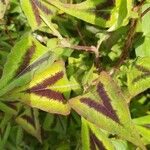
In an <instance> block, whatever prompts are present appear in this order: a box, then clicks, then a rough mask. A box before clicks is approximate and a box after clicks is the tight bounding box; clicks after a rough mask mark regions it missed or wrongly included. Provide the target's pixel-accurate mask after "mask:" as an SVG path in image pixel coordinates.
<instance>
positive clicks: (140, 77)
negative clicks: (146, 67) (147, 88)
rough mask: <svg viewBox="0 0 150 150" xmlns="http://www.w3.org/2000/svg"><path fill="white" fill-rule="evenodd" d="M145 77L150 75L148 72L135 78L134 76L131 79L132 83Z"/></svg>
mask: <svg viewBox="0 0 150 150" xmlns="http://www.w3.org/2000/svg"><path fill="white" fill-rule="evenodd" d="M147 77H150V72H146V73H144V74H142V75H139V76H137V77H136V78H134V79H133V80H132V83H133V84H135V83H136V82H139V81H140V80H141V79H144V78H147Z"/></svg>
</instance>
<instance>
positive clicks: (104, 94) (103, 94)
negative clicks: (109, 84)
mask: <svg viewBox="0 0 150 150" xmlns="http://www.w3.org/2000/svg"><path fill="white" fill-rule="evenodd" d="M97 93H98V94H99V96H100V98H101V99H102V102H103V104H104V106H105V107H106V108H107V110H108V111H109V113H110V114H112V116H113V118H115V120H116V121H117V122H119V119H118V116H117V114H116V112H115V110H114V109H113V107H112V105H111V99H110V98H109V96H108V95H107V92H106V91H105V89H104V85H103V84H102V83H100V82H99V83H98V85H97Z"/></svg>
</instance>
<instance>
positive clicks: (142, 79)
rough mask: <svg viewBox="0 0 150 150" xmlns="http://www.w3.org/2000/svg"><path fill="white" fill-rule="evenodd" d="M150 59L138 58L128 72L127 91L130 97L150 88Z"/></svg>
mask: <svg viewBox="0 0 150 150" xmlns="http://www.w3.org/2000/svg"><path fill="white" fill-rule="evenodd" d="M149 64H150V57H144V58H138V59H137V60H136V62H134V63H133V64H132V66H131V67H130V68H129V71H128V91H129V93H130V95H131V97H134V96H136V95H137V94H139V93H141V92H143V91H145V90H147V89H148V88H149V87H150V65H149Z"/></svg>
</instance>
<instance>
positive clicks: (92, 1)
mask: <svg viewBox="0 0 150 150" xmlns="http://www.w3.org/2000/svg"><path fill="white" fill-rule="evenodd" d="M47 2H48V3H50V4H52V5H54V6H55V7H57V8H58V9H60V10H61V11H63V12H65V13H67V14H69V15H72V16H74V17H76V18H78V19H81V20H83V21H85V22H88V23H91V24H94V25H98V26H101V27H106V28H107V27H111V28H116V27H118V25H122V23H123V22H124V19H125V17H126V16H128V13H129V12H130V11H131V6H132V1H129V2H128V3H127V1H126V0H121V1H120V0H116V1H115V2H114V1H113V0H86V1H84V2H82V3H78V4H64V3H62V2H60V1H59V0H55V1H53V0H49V1H47ZM125 3H126V6H127V7H123V6H124V4H125ZM122 8H123V9H122ZM126 9H128V10H126ZM120 10H122V11H123V14H122V15H119V17H118V16H117V14H118V13H119V11H120ZM118 19H119V21H118ZM126 21H127V20H126Z"/></svg>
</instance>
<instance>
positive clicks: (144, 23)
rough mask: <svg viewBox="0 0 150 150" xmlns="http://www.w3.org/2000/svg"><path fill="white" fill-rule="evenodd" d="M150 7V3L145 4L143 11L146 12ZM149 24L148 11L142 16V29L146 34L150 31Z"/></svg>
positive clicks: (149, 16)
mask: <svg viewBox="0 0 150 150" xmlns="http://www.w3.org/2000/svg"><path fill="white" fill-rule="evenodd" d="M149 7H150V4H145V5H144V6H143V7H142V12H144V11H145V10H146V9H147V8H149ZM149 26H150V14H149V13H147V14H145V15H144V16H143V17H142V31H143V33H144V35H146V34H147V33H149V32H150V29H149Z"/></svg>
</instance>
